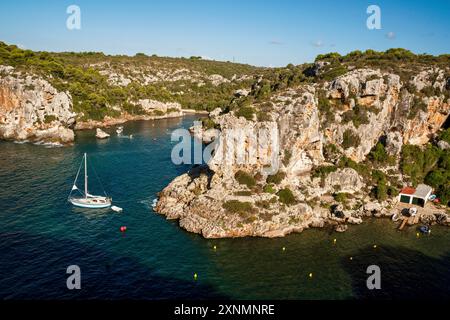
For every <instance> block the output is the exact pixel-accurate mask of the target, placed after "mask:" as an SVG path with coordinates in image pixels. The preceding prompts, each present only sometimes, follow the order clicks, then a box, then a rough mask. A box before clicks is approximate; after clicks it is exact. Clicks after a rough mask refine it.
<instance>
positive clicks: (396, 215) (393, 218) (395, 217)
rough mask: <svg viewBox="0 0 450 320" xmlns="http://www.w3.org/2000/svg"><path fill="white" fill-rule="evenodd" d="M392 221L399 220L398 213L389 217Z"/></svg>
mask: <svg viewBox="0 0 450 320" xmlns="http://www.w3.org/2000/svg"><path fill="white" fill-rule="evenodd" d="M391 219H392V221H394V222H397V221H398V220H400V215H399V214H398V213H394V214H393V215H392V217H391Z"/></svg>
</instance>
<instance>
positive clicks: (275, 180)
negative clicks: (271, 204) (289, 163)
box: [266, 171, 286, 184]
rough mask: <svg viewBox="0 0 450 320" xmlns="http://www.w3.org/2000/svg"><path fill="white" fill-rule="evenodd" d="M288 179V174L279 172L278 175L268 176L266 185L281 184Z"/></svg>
mask: <svg viewBox="0 0 450 320" xmlns="http://www.w3.org/2000/svg"><path fill="white" fill-rule="evenodd" d="M285 177H286V173H285V172H283V171H278V172H277V173H276V174H274V175H271V176H267V179H266V183H268V184H270V183H273V184H280V183H281V181H283V179H284V178H285Z"/></svg>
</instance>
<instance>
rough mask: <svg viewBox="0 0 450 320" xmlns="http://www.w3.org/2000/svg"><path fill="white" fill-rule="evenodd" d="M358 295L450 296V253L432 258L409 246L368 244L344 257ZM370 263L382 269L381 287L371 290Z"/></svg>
mask: <svg viewBox="0 0 450 320" xmlns="http://www.w3.org/2000/svg"><path fill="white" fill-rule="evenodd" d="M341 263H342V265H343V267H344V269H345V270H346V272H347V273H348V274H349V275H350V277H351V279H352V280H351V281H352V289H353V295H354V297H355V298H356V299H381V300H383V299H384V300H387V299H399V300H400V299H450V255H446V256H444V257H442V258H432V257H429V256H426V255H424V254H423V253H421V252H419V251H415V250H410V249H406V248H394V247H382V248H377V249H374V248H372V247H367V248H365V249H362V250H360V251H358V252H357V253H356V254H355V255H354V256H353V260H350V257H346V258H345V259H343V260H342V261H341ZM369 265H377V266H379V267H380V269H381V290H369V289H367V286H366V281H367V278H368V277H369V276H370V274H367V273H366V270H367V267H368V266H369Z"/></svg>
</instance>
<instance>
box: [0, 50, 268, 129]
mask: <svg viewBox="0 0 450 320" xmlns="http://www.w3.org/2000/svg"><path fill="white" fill-rule="evenodd" d="M0 64H3V65H10V66H13V67H15V68H16V69H17V70H18V71H24V72H30V73H33V74H36V75H38V76H41V77H43V78H44V79H46V80H47V81H49V82H50V83H51V84H52V85H53V86H54V87H55V88H57V89H58V90H63V91H69V92H70V93H71V95H72V98H73V105H74V110H75V111H76V112H78V113H82V114H83V117H82V119H84V120H86V119H95V120H101V119H103V118H104V117H105V116H112V117H115V116H119V114H120V112H117V111H115V110H114V109H113V108H112V107H114V106H118V107H120V108H122V109H124V110H125V111H127V112H128V111H130V113H132V114H141V113H142V112H143V111H142V110H141V109H136V108H134V107H133V106H132V105H131V104H128V103H129V102H136V101H137V100H139V99H153V100H158V101H162V102H178V103H180V104H181V106H182V107H183V108H191V109H197V110H208V111H211V110H213V109H214V108H216V107H220V108H223V109H225V108H226V107H227V106H228V105H229V104H230V101H231V100H232V99H233V96H234V92H235V91H236V90H237V89H241V88H248V87H250V86H251V84H252V83H253V80H252V79H249V80H243V81H231V82H224V83H222V84H219V85H217V86H215V85H213V84H212V83H211V82H210V81H205V82H204V85H202V86H199V85H197V83H195V82H192V81H189V80H178V81H168V82H163V81H161V82H154V83H151V84H148V85H144V84H140V83H138V82H137V81H132V82H131V83H130V84H128V85H127V86H123V87H118V86H114V85H111V84H110V83H109V82H108V78H107V76H106V75H102V74H100V72H99V71H100V70H103V69H105V68H106V69H110V70H111V71H112V72H115V73H118V74H123V75H124V76H131V70H133V69H136V70H158V69H160V70H162V69H164V70H165V71H166V70H167V71H169V72H170V71H173V72H174V71H176V70H182V69H187V70H190V71H191V73H195V72H198V73H201V74H204V75H205V76H210V75H213V74H220V75H221V76H223V77H225V78H227V79H231V78H232V77H233V76H236V77H240V76H243V75H248V76H250V77H252V76H253V75H255V74H257V73H260V72H262V70H263V69H260V68H256V67H252V66H249V65H244V64H237V63H230V62H219V61H208V60H201V59H200V60H199V59H198V57H193V59H184V58H164V57H158V56H155V55H153V56H147V55H145V54H142V53H141V54H136V55H135V56H134V57H129V56H108V55H105V54H103V53H96V52H84V53H74V52H64V53H50V52H33V51H31V50H22V49H20V48H18V47H17V46H14V45H7V44H5V43H3V42H0ZM151 72H153V71H151ZM152 75H153V74H152ZM180 92H182V94H179V93H180Z"/></svg>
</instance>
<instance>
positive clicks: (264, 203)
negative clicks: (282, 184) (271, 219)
mask: <svg viewBox="0 0 450 320" xmlns="http://www.w3.org/2000/svg"><path fill="white" fill-rule="evenodd" d="M276 202H277V197H272V198H270V200H260V201H256V203H255V204H256V206H257V207H259V208H262V209H270V206H271V205H272V204H274V203H276Z"/></svg>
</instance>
